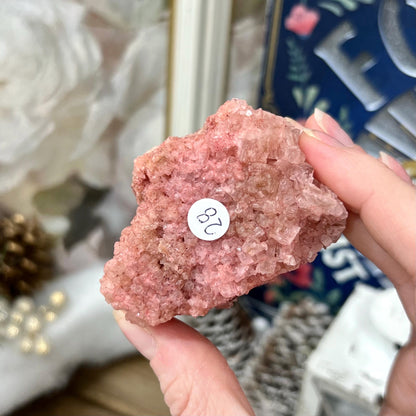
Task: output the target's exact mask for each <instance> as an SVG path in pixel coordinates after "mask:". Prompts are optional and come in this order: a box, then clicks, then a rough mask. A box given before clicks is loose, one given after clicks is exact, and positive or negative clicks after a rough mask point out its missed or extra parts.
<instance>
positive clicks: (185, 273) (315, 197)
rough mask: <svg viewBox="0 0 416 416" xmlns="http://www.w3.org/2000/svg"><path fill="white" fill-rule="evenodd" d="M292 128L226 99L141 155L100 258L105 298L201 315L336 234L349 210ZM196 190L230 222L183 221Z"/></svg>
mask: <svg viewBox="0 0 416 416" xmlns="http://www.w3.org/2000/svg"><path fill="white" fill-rule="evenodd" d="M299 135H300V129H299V128H297V126H296V124H293V123H292V122H291V121H288V120H286V119H284V118H282V117H279V116H276V115H274V114H271V113H268V112H266V111H263V110H261V109H258V110H254V109H253V108H252V107H250V106H249V105H248V104H247V103H246V102H245V101H243V100H237V99H233V100H230V101H227V102H226V103H225V104H223V105H222V106H221V107H220V108H219V109H218V111H217V113H216V114H214V115H212V116H210V117H208V119H207V120H206V122H205V124H204V126H203V127H202V129H201V130H199V131H197V132H196V133H193V134H190V135H188V136H185V137H183V138H179V137H169V138H168V139H167V140H165V141H164V142H163V143H162V144H161V145H160V146H158V147H156V148H154V149H152V150H150V151H149V152H147V153H145V154H144V155H142V156H140V157H138V158H137V159H136V160H135V164H134V170H133V182H132V188H133V191H134V193H135V196H136V199H137V203H138V208H137V212H136V216H135V217H134V218H133V220H132V222H131V225H130V226H129V227H126V228H125V229H124V230H123V231H122V233H121V238H120V241H119V242H117V243H116V244H115V248H114V257H113V259H111V260H110V261H108V262H107V264H106V266H105V271H104V277H103V278H102V280H101V291H102V293H103V294H104V296H105V298H106V300H107V302H109V303H111V305H112V306H113V307H114V308H115V309H122V310H125V311H127V314H126V316H127V319H129V320H130V321H132V322H135V323H139V324H145V325H157V324H159V323H162V322H165V321H168V320H169V319H171V318H172V317H173V316H175V315H180V314H189V315H193V316H199V315H204V314H206V313H207V312H208V311H209V310H210V309H211V308H213V307H226V306H229V305H231V304H232V302H233V300H235V298H237V297H238V296H241V295H243V294H246V293H248V292H249V291H250V290H251V289H252V288H254V287H255V286H259V285H262V284H264V283H267V282H272V281H274V280H275V279H276V278H277V277H278V275H279V274H282V273H285V272H287V271H290V270H294V269H296V268H298V267H299V266H300V265H301V264H303V263H306V262H311V261H313V260H314V258H315V257H316V255H317V253H318V251H319V250H320V249H321V248H323V247H327V246H328V245H330V244H331V243H332V242H335V241H336V240H337V239H338V238H339V236H340V235H341V233H342V231H343V230H344V228H345V223H346V217H347V211H346V209H345V207H344V206H343V204H342V202H341V201H340V200H339V199H338V198H337V197H336V195H335V194H334V193H333V192H332V191H330V190H329V189H328V188H327V187H326V186H324V185H323V184H321V183H319V182H318V181H317V180H316V179H315V178H314V177H313V170H312V167H311V166H310V165H309V164H307V163H306V162H305V156H304V154H303V153H302V151H301V150H300V148H299V146H298V140H299ZM202 198H213V199H216V200H218V201H220V202H221V203H222V204H224V205H225V206H226V207H227V209H228V211H229V214H230V219H231V222H230V227H229V229H228V231H227V232H226V234H225V235H224V236H223V237H221V238H220V239H218V240H215V241H203V240H200V239H198V238H197V237H195V236H194V235H193V234H192V233H191V231H190V230H189V228H188V225H187V213H188V210H189V208H190V207H191V205H192V204H193V203H194V202H195V201H197V200H199V199H202Z"/></svg>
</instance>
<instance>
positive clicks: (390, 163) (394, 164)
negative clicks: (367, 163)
mask: <svg viewBox="0 0 416 416" xmlns="http://www.w3.org/2000/svg"><path fill="white" fill-rule="evenodd" d="M380 161H381V162H382V163H383V164H384V165H386V166H387V167H388V168H389V169H391V170H392V171H393V172H394V173H395V174H396V175H397V176H399V177H400V178H402V179H403V180H404V181H406V182H408V183H412V180H411V179H410V177H409V175H408V174H407V172H406V170H405V169H404V168H403V166H402V165H401V164H400V163H399V162H398V161H397V160H396V159H395V158H394V157H392V156H390V155H388V154H387V153H384V152H380Z"/></svg>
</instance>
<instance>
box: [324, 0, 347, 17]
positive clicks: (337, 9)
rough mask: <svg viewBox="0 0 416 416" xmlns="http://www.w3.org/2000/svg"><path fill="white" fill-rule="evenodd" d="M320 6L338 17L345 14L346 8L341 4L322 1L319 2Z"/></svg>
mask: <svg viewBox="0 0 416 416" xmlns="http://www.w3.org/2000/svg"><path fill="white" fill-rule="evenodd" d="M318 6H319V7H321V8H322V9H325V10H328V11H329V12H331V13H333V14H334V15H335V16H338V17H341V16H343V14H344V9H343V8H342V7H341V6H340V5H339V4H333V3H330V2H329V1H321V2H319V3H318Z"/></svg>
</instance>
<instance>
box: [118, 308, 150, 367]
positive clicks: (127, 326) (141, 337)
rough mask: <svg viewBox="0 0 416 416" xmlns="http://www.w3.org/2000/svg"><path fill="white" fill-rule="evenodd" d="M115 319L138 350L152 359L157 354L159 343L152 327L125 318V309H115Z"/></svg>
mask: <svg viewBox="0 0 416 416" xmlns="http://www.w3.org/2000/svg"><path fill="white" fill-rule="evenodd" d="M113 315H114V318H115V320H116V321H117V323H118V325H119V326H120V329H121V330H122V331H123V334H124V335H125V336H126V338H127V339H128V340H129V341H130V342H131V343H132V344H133V345H134V346H135V347H136V348H137V350H138V351H139V352H140V353H141V354H142V355H143V356H145V357H146V358H147V359H148V360H151V359H152V358H153V357H154V355H155V354H156V348H157V343H156V339H155V338H154V336H153V335H152V332H151V329H150V328H145V327H142V326H139V325H135V324H132V323H131V322H129V321H127V320H126V318H125V313H124V312H123V311H113Z"/></svg>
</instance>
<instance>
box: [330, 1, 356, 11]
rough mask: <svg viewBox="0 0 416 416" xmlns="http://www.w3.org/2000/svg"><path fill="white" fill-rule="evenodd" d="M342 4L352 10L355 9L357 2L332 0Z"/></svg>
mask: <svg viewBox="0 0 416 416" xmlns="http://www.w3.org/2000/svg"><path fill="white" fill-rule="evenodd" d="M334 1H337V2H338V3H340V4H342V5H343V6H344V8H345V9H346V10H349V11H354V10H357V7H358V4H357V2H356V0H334Z"/></svg>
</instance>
